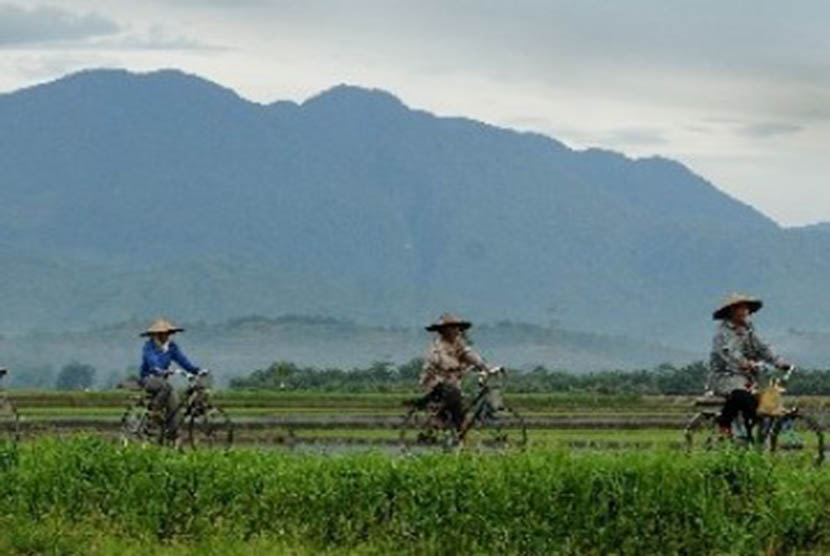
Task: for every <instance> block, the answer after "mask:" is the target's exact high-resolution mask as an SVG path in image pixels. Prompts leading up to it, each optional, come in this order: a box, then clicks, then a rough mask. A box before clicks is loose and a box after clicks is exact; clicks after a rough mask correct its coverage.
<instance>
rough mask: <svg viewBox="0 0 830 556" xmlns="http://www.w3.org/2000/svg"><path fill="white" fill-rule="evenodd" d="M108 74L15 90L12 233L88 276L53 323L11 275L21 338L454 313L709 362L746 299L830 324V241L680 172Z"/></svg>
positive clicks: (7, 193)
mask: <svg viewBox="0 0 830 556" xmlns="http://www.w3.org/2000/svg"><path fill="white" fill-rule="evenodd" d="M101 71H102V70H90V71H87V72H83V73H81V74H74V75H72V76H69V77H67V78H65V79H64V80H58V81H55V82H52V83H50V84H43V85H40V86H36V87H34V88H29V89H24V90H21V91H16V92H14V93H6V94H3V95H0V169H2V170H3V174H4V176H5V177H6V180H5V183H6V185H5V187H3V188H2V191H0V234H2V237H3V238H5V239H4V243H7V244H12V245H15V246H16V247H17V249H19V250H22V251H23V252H25V253H26V254H27V255H29V256H33V257H36V258H40V259H42V260H45V261H55V262H56V263H57V264H58V267H56V268H72V269H74V271H73V272H70V274H72V275H73V276H72V277H71V279H67V277H66V276H51V275H38V276H31V277H30V278H29V284H27V288H29V289H30V290H31V291H32V292H34V291H43V292H51V294H52V297H50V302H49V303H48V309H49V311H46V310H39V311H37V315H38V318H33V317H31V312H32V311H31V308H32V307H33V306H35V305H38V303H39V302H38V296H37V295H35V294H34V293H30V294H28V298H27V297H26V295H25V292H24V294H21V293H20V291H19V288H17V289H13V288H11V287H10V286H4V284H7V283H8V281H9V280H12V279H14V280H21V279H22V278H21V277H20V276H16V275H15V276H12V274H11V273H7V274H0V303H2V305H3V306H4V307H5V308H6V314H5V315H4V316H3V317H2V318H0V331H2V330H9V329H10V328H12V327H14V326H15V325H16V323H25V324H26V325H27V326H42V325H43V324H44V322H43V320H44V315H45V314H47V313H49V312H51V314H52V315H53V318H52V319H51V322H50V323H49V324H50V326H53V327H56V328H60V327H61V326H68V325H69V324H77V325H79V326H83V325H85V324H89V323H93V322H94V323H102V322H110V321H113V320H118V315H119V314H121V315H139V316H142V317H144V316H150V315H151V314H152V313H154V312H156V311H158V310H159V307H168V308H169V309H168V310H167V311H165V312H167V313H175V314H181V315H183V316H184V317H185V318H187V319H210V318H214V319H215V318H230V317H233V316H238V315H239V314H246V313H251V312H259V311H260V310H262V308H263V307H265V308H266V309H267V311H266V312H268V313H269V314H280V313H283V312H285V311H286V310H288V311H291V312H297V313H323V314H330V315H333V316H337V317H345V318H351V319H356V320H357V321H359V322H383V323H392V324H396V323H397V324H407V325H409V324H412V323H415V322H422V321H424V320H427V319H429V318H433V317H434V315H435V314H438V313H440V312H441V311H443V310H445V309H453V310H457V311H460V312H463V313H465V314H468V315H470V316H471V317H472V318H476V319H479V320H489V321H497V320H500V319H502V318H508V319H513V320H519V321H527V322H531V323H547V322H549V321H550V320H556V321H559V322H561V323H562V324H563V326H566V327H567V328H569V329H581V330H596V331H597V332H601V333H621V332H627V333H632V334H635V335H640V336H644V337H657V339H659V340H660V341H665V342H670V343H673V344H675V345H680V346H684V347H688V346H690V345H693V344H695V345H696V344H698V343H699V342H700V341H702V339H703V338H705V337H706V336H708V334H709V333H710V330H709V329H710V321H709V312H710V310H711V306H712V305H713V304H714V303H715V302H716V300H717V299H718V298H719V297H720V296H721V295H722V294H723V293H726V292H728V291H731V290H745V289H750V290H752V291H754V292H756V293H758V294H759V295H762V296H765V297H766V296H770V297H771V300H770V303H768V307H769V309H768V310H767V311H766V312H765V316H766V315H769V317H770V322H771V323H772V324H773V327H774V328H778V329H786V327H787V326H789V325H790V324H791V323H792V321H793V320H795V317H797V316H799V315H800V314H802V313H805V312H806V311H807V310H808V309H809V310H813V311H814V313H811V314H810V315H809V318H808V319H806V320H807V322H804V323H803V324H804V325H805V326H808V327H814V328H822V327H828V326H830V322H827V321H826V319H824V317H822V316H821V315H819V314H817V311H820V310H822V309H824V308H825V307H824V305H823V302H821V303H818V304H816V303H815V302H814V300H813V299H814V298H816V297H817V294H818V292H820V291H821V290H820V288H821V282H822V281H823V279H824V277H825V276H826V275H827V272H828V271H830V265H828V263H826V262H824V261H825V260H826V259H824V255H825V254H826V253H827V252H828V247H827V246H828V244H827V242H824V241H823V240H822V239H821V237H820V236H819V237H814V236H816V234H809V233H805V232H803V231H802V230H792V229H782V228H781V227H780V226H779V225H778V224H777V223H775V222H774V221H772V220H771V219H769V218H768V217H766V216H765V215H763V214H762V213H760V212H759V211H757V210H756V209H754V208H752V207H750V206H749V205H747V204H745V203H741V202H740V201H738V200H736V199H734V198H732V197H730V196H728V195H726V194H725V193H723V192H722V191H720V190H718V189H717V188H716V187H715V186H714V185H713V184H711V183H710V182H708V181H706V180H705V179H703V178H702V177H701V176H698V175H697V174H695V173H694V172H693V171H692V170H690V169H689V168H687V167H686V166H684V165H682V164H680V163H678V162H676V161H672V160H670V159H665V158H662V157H649V158H641V159H632V158H629V157H627V156H625V155H622V154H620V153H614V152H613V151H603V150H600V149H588V150H574V149H571V148H570V147H568V146H566V145H565V144H564V143H561V142H559V141H557V140H556V139H554V138H550V137H547V136H544V135H541V134H538V133H532V132H518V131H514V130H510V129H507V128H501V127H498V126H493V125H491V124H486V123H483V122H479V121H476V120H471V119H468V118H461V117H451V118H448V117H438V116H435V115H433V114H430V113H428V112H425V111H422V110H413V109H411V108H409V107H408V106H407V105H406V104H404V103H403V102H402V101H401V100H400V99H398V98H397V97H396V96H394V95H393V94H391V93H388V92H385V91H382V90H379V89H364V88H361V87H355V86H351V85H339V86H335V87H333V88H331V89H328V90H326V91H323V92H321V93H319V94H317V95H314V96H312V97H310V98H309V99H306V100H305V101H304V102H302V103H293V102H290V101H276V102H273V103H269V104H259V103H254V102H251V101H248V100H246V99H244V98H242V97H241V96H239V95H238V94H236V93H235V92H233V91H231V90H230V89H226V88H223V87H221V86H218V85H215V84H213V83H212V82H210V81H208V80H204V79H202V78H200V77H198V76H192V75H189V74H185V73H183V72H179V71H178V70H171V71H163V72H154V73H150V74H139V75H136V74H132V73H130V72H125V71H122V70H105V71H103V73H101ZM56 87H57V89H56ZM58 89H59V91H58V92H57V93H56V92H55V91H56V90H58ZM67 91H69V92H70V93H71V94H70V93H67ZM33 92H34V93H35V94H34V96H33ZM35 97H36V99H35V100H36V101H35V100H32V98H35ZM44 157H46V158H44ZM45 160H48V163H47V164H45V163H44V161H45ZM779 253H780V254H781V259H783V262H779V261H778V260H776V257H774V256H773V255H777V254H779ZM4 257H5V258H6V260H7V262H10V261H12V255H11V254H9V255H4ZM787 268H798V269H800V270H801V269H803V271H802V272H801V275H800V277H799V279H800V280H801V281H802V283H803V284H804V288H803V291H793V288H792V286H791V282H792V275H791V272H789V271H787ZM756 269H763V271H762V272H758V271H757V270H756ZM27 272H30V271H27ZM53 272H58V273H59V272H60V271H53ZM47 274H48V273H47ZM154 288H158V290H159V291H167V292H169V297H170V298H169V299H164V298H162V299H161V300H156V299H155V298H154ZM12 290H14V291H15V292H17V293H14V294H12V293H9V292H11V291H12ZM779 301H780V302H779ZM282 308H285V309H284V310H281V309H282ZM826 309H830V307H826Z"/></svg>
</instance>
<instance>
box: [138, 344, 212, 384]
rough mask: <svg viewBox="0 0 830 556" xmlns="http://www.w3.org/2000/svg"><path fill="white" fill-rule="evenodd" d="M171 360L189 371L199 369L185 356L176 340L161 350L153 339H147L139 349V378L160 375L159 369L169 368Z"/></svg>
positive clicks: (194, 371) (192, 371)
mask: <svg viewBox="0 0 830 556" xmlns="http://www.w3.org/2000/svg"><path fill="white" fill-rule="evenodd" d="M173 361H175V362H176V363H178V364H179V366H180V367H181V368H182V369H184V370H185V371H187V372H189V373H196V372H198V371H199V367H197V366H196V365H194V364H193V363H191V362H190V360H189V359H188V358H187V357H185V355H184V353H182V350H180V349H179V346H177V345H176V342H170V343H169V344H167V351H163V350H162V349H161V348H160V347H158V345H157V344H156V343H155V342H154V341H153V340H147V342H146V343H145V344H144V348H143V349H142V350H141V380H144V379H145V378H147V377H148V376H152V375H160V374H161V371H166V370H167V369H169V368H170V363H171V362H173Z"/></svg>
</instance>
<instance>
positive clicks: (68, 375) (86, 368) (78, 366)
mask: <svg viewBox="0 0 830 556" xmlns="http://www.w3.org/2000/svg"><path fill="white" fill-rule="evenodd" d="M94 379H95V367H93V366H92V365H84V364H83V363H78V362H76V361H73V362H72V363H70V364H68V365H65V366H64V367H63V368H62V369H61V372H60V373H58V380H57V384H56V385H55V386H56V387H57V389H58V390H83V389H85V388H90V387H91V386H92V382H93V380H94Z"/></svg>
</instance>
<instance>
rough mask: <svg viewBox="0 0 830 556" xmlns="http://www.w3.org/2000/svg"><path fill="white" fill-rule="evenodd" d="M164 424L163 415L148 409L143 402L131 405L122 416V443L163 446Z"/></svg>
mask: <svg viewBox="0 0 830 556" xmlns="http://www.w3.org/2000/svg"><path fill="white" fill-rule="evenodd" d="M162 422H163V418H162V416H161V414H160V413H158V412H157V411H153V410H150V409H148V408H147V406H146V405H145V404H144V403H143V401H140V402H138V403H135V404H132V405H129V406H127V409H126V410H125V411H124V414H123V415H122V416H121V432H120V436H121V442H122V443H123V444H129V443H132V442H153V443H155V444H162V443H163V442H164V426H163V424H162Z"/></svg>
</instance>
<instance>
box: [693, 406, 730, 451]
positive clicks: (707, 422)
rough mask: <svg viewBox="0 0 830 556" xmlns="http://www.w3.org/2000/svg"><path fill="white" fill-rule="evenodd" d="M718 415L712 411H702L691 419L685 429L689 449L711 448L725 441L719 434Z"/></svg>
mask: <svg viewBox="0 0 830 556" xmlns="http://www.w3.org/2000/svg"><path fill="white" fill-rule="evenodd" d="M717 416H718V414H717V413H715V412H712V411H701V412H700V413H698V414H697V415H695V416H694V417H692V418H691V419H690V420H689V422H688V423H687V424H686V428H685V429H684V436H685V437H686V449H687V450H689V451H691V450H695V449H698V450H700V449H702V450H711V449H712V448H714V447H715V446H717V445H718V444H719V443H721V442H723V439H722V438H721V436H720V435H719V434H718V423H717Z"/></svg>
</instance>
